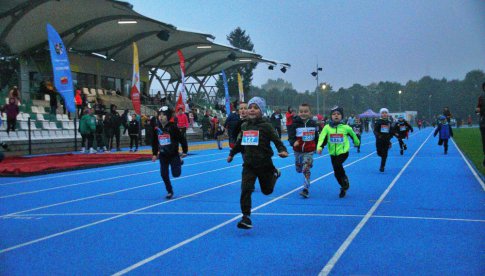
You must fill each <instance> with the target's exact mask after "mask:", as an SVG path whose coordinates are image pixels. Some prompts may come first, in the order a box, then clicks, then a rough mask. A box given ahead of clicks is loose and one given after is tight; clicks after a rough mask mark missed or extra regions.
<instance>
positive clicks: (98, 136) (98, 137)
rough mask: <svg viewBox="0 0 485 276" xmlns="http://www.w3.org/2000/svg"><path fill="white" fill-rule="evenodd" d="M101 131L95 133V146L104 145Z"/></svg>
mask: <svg viewBox="0 0 485 276" xmlns="http://www.w3.org/2000/svg"><path fill="white" fill-rule="evenodd" d="M103 136H104V135H103V133H96V146H97V147H98V148H102V147H104V141H103Z"/></svg>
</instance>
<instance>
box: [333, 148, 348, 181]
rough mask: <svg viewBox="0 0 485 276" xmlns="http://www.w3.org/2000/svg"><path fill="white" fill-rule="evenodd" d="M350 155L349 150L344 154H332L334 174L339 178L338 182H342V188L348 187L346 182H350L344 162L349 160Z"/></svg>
mask: <svg viewBox="0 0 485 276" xmlns="http://www.w3.org/2000/svg"><path fill="white" fill-rule="evenodd" d="M348 157H349V153H348V152H346V153H344V154H340V155H336V156H334V155H330V160H331V161H332V167H333V174H334V176H335V178H336V179H337V182H338V184H340V186H341V187H342V188H348V187H346V184H345V183H346V182H348V180H347V175H346V174H345V169H344V162H345V160H347V158H348Z"/></svg>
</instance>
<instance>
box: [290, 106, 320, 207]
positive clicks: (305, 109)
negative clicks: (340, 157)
mask: <svg viewBox="0 0 485 276" xmlns="http://www.w3.org/2000/svg"><path fill="white" fill-rule="evenodd" d="M311 117H312V112H311V109H310V106H309V105H308V104H302V105H300V106H299V108H298V116H296V117H294V118H293V124H291V126H290V127H291V128H293V130H292V131H288V133H289V134H288V140H289V141H290V144H291V145H293V150H294V152H295V168H296V171H297V172H298V173H303V176H304V180H303V189H302V190H301V192H300V195H301V196H302V197H304V198H308V197H309V193H310V191H309V189H310V176H311V172H310V169H311V168H312V167H313V153H314V152H315V150H316V147H317V142H318V135H317V134H318V133H317V123H316V122H315V121H314V120H312V119H311Z"/></svg>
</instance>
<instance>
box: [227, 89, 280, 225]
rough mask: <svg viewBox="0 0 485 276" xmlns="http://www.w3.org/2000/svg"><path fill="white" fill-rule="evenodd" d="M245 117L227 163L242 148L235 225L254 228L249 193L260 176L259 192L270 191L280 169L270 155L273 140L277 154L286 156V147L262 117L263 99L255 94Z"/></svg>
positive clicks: (267, 193) (266, 192) (278, 175)
mask: <svg viewBox="0 0 485 276" xmlns="http://www.w3.org/2000/svg"><path fill="white" fill-rule="evenodd" d="M248 106H249V109H248V119H247V121H246V122H244V123H243V124H242V125H241V133H240V135H239V137H238V139H237V141H236V145H234V148H232V149H231V152H230V153H229V156H228V157H227V162H231V161H232V159H233V157H234V155H235V154H237V153H238V152H241V150H242V148H244V155H243V160H244V163H243V171H242V180H241V190H242V191H241V200H240V203H241V211H242V214H243V217H242V219H241V221H239V223H238V224H237V227H238V228H242V229H251V228H252V227H253V225H252V222H251V219H250V215H251V194H252V193H253V191H254V184H255V182H256V179H259V185H260V186H261V191H262V192H263V194H265V195H269V194H271V193H272V192H273V189H274V187H275V184H276V180H277V179H278V177H280V175H281V172H280V171H279V170H278V169H276V168H275V166H274V165H273V161H272V159H271V157H272V156H273V150H272V149H271V145H270V143H271V142H273V143H274V144H275V146H276V148H277V150H278V155H279V156H280V157H283V158H284V157H288V152H287V151H286V147H285V146H284V145H283V143H282V142H281V140H280V138H279V137H278V134H277V133H276V130H275V129H274V128H273V126H272V125H271V124H270V123H268V122H267V121H266V120H264V119H263V113H264V112H265V111H266V102H265V100H264V99H262V98H260V97H254V98H252V99H251V100H250V101H249V102H248Z"/></svg>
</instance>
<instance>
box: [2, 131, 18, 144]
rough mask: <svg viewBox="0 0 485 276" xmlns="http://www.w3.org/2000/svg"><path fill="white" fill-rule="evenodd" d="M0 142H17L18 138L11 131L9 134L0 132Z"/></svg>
mask: <svg viewBox="0 0 485 276" xmlns="http://www.w3.org/2000/svg"><path fill="white" fill-rule="evenodd" d="M0 140H1V141H5V142H8V141H16V140H18V136H17V133H16V132H15V131H11V132H10V133H9V134H7V132H6V131H0Z"/></svg>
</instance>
